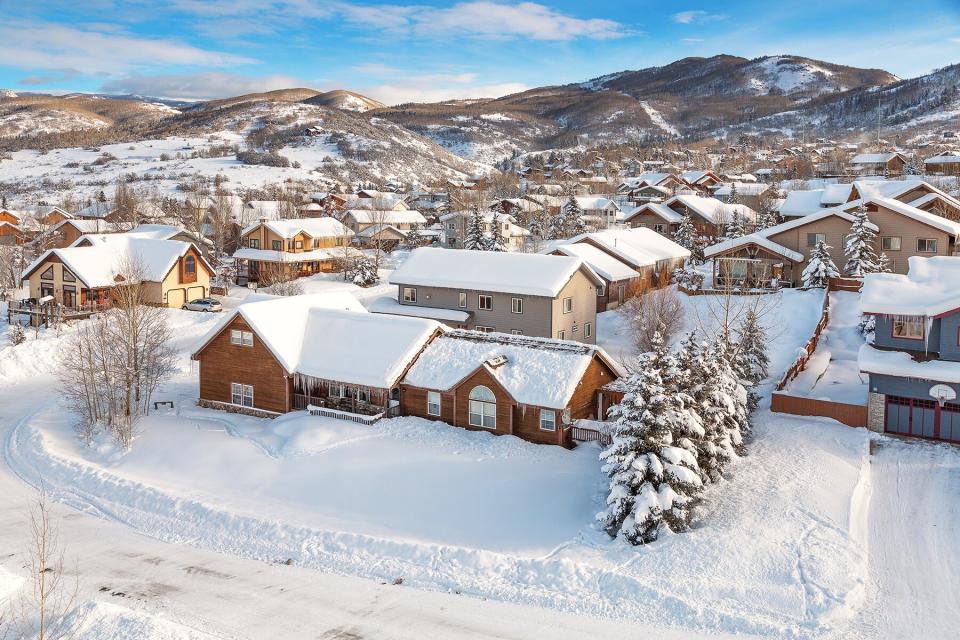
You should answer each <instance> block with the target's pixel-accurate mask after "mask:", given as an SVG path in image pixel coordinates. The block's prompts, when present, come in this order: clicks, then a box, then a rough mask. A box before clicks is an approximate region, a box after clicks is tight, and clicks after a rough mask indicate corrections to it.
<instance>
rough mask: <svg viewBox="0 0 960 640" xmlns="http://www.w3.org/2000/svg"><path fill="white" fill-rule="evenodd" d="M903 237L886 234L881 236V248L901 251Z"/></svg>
mask: <svg viewBox="0 0 960 640" xmlns="http://www.w3.org/2000/svg"><path fill="white" fill-rule="evenodd" d="M902 242H903V239H902V238H901V237H900V236H884V237H882V238H880V248H881V249H882V250H883V251H900V247H901V246H902Z"/></svg>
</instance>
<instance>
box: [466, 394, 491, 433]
mask: <svg viewBox="0 0 960 640" xmlns="http://www.w3.org/2000/svg"><path fill="white" fill-rule="evenodd" d="M470 425H471V426H473V427H485V428H487V429H496V428H497V397H496V396H495V395H493V391H490V389H488V388H486V387H484V386H483V385H480V386H476V387H474V388H473V389H471V390H470Z"/></svg>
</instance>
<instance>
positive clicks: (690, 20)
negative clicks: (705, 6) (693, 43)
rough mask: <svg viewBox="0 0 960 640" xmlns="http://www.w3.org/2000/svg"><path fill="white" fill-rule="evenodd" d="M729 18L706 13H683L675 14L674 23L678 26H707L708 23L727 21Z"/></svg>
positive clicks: (718, 14)
mask: <svg viewBox="0 0 960 640" xmlns="http://www.w3.org/2000/svg"><path fill="white" fill-rule="evenodd" d="M726 19H727V16H725V15H723V14H720V13H708V12H706V11H681V12H679V13H675V14H673V21H674V22H676V23H678V24H705V23H707V22H717V21H719V20H726Z"/></svg>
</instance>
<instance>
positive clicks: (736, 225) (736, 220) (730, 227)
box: [723, 209, 746, 240]
mask: <svg viewBox="0 0 960 640" xmlns="http://www.w3.org/2000/svg"><path fill="white" fill-rule="evenodd" d="M745 234H746V230H745V229H744V227H743V216H741V215H740V210H739V209H735V210H734V212H733V215H732V216H731V217H730V222H729V223H728V224H727V228H726V229H725V230H724V233H723V238H724V240H736V239H737V238H740V237H743V236H744V235H745Z"/></svg>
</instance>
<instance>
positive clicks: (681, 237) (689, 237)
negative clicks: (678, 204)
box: [673, 211, 697, 251]
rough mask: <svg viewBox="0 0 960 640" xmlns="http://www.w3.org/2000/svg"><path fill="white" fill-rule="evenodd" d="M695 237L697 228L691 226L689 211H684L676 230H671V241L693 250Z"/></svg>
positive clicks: (691, 219)
mask: <svg viewBox="0 0 960 640" xmlns="http://www.w3.org/2000/svg"><path fill="white" fill-rule="evenodd" d="M696 239H697V229H696V227H694V226H693V218H692V217H691V216H690V212H689V211H685V212H684V214H683V218H682V219H681V220H680V224H678V225H677V230H676V231H674V232H673V241H674V242H676V243H677V244H678V245H680V246H681V247H683V248H684V249H689V250H690V251H693V246H694V244H695V243H696Z"/></svg>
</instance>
